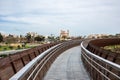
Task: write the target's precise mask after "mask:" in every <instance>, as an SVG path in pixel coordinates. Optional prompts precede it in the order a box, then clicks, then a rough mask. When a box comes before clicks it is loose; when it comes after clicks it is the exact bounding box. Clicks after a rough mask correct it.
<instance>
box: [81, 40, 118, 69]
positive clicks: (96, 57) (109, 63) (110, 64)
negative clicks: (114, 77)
mask: <svg viewBox="0 0 120 80" xmlns="http://www.w3.org/2000/svg"><path fill="white" fill-rule="evenodd" d="M81 47H82V49H84V50H85V51H86V52H87V54H89V55H91V56H92V57H94V58H95V59H98V60H99V61H102V62H105V63H106V64H108V65H109V66H111V67H114V68H116V69H117V70H119V71H120V65H119V64H116V63H113V62H111V61H109V60H106V59H104V58H102V57H100V56H97V55H95V54H93V53H92V52H90V51H88V50H87V49H86V48H84V47H83V42H82V43H81Z"/></svg>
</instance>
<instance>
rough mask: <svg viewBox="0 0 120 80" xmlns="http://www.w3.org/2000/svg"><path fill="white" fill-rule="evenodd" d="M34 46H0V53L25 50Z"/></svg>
mask: <svg viewBox="0 0 120 80" xmlns="http://www.w3.org/2000/svg"><path fill="white" fill-rule="evenodd" d="M35 46H36V45H30V44H14V45H12V46H11V45H10V44H9V45H3V46H2V45H0V51H6V50H18V49H27V48H33V47H35Z"/></svg>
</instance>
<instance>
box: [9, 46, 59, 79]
mask: <svg viewBox="0 0 120 80" xmlns="http://www.w3.org/2000/svg"><path fill="white" fill-rule="evenodd" d="M59 45H60V44H58V45H56V46H53V47H51V48H50V49H48V50H46V51H44V52H43V53H41V55H39V56H37V57H36V58H35V59H33V60H32V61H31V62H30V63H28V64H27V65H26V66H25V67H23V68H22V69H21V70H20V71H19V72H17V74H15V75H14V76H12V77H11V78H10V79H9V80H20V79H21V78H22V77H23V75H24V74H26V73H27V72H28V71H29V70H30V69H31V68H32V67H33V66H34V65H35V64H36V63H37V62H38V61H39V60H41V59H42V58H43V56H45V55H46V54H47V53H48V52H49V51H50V50H52V49H54V48H55V47H57V46H59Z"/></svg>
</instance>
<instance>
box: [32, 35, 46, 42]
mask: <svg viewBox="0 0 120 80" xmlns="http://www.w3.org/2000/svg"><path fill="white" fill-rule="evenodd" d="M34 39H35V41H44V40H45V37H44V36H42V35H38V36H36V37H35V38H34Z"/></svg>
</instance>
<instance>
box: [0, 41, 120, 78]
mask: <svg viewBox="0 0 120 80" xmlns="http://www.w3.org/2000/svg"><path fill="white" fill-rule="evenodd" d="M115 40H116V39H114V40H107V42H108V43H109V44H110V43H112V44H113V43H114V42H115V43H114V44H117V43H118V42H119V41H120V40H118V39H117V40H116V41H115ZM91 41H92V42H91ZM109 41H111V42H109ZM117 41H118V42H117ZM108 43H105V40H97V41H96V40H82V39H81V40H70V41H65V42H60V43H57V44H54V45H52V47H51V46H50V45H49V46H48V45H47V47H45V46H44V48H45V49H42V51H43V52H41V50H39V49H41V47H40V48H35V49H34V52H33V55H32V57H33V56H34V55H35V57H34V58H31V56H30V54H29V55H28V54H27V52H26V53H25V54H26V55H27V56H28V58H30V61H29V62H28V63H27V64H25V63H26V61H27V58H26V57H24V56H22V57H20V59H19V60H20V61H21V62H22V63H21V64H22V65H23V64H24V66H23V67H21V68H20V69H19V70H18V71H17V68H19V67H16V66H18V65H15V62H14V61H15V60H13V63H12V62H10V64H11V63H12V68H11V73H12V70H13V73H14V75H12V76H10V75H9V77H7V76H6V77H5V76H4V75H5V74H2V75H3V76H1V74H0V80H7V79H9V80H120V57H119V55H118V54H117V56H116V55H113V54H112V53H108V52H105V51H104V50H101V49H100V46H103V44H104V45H105V44H106V45H108ZM98 46H99V47H98ZM48 48H49V49H48ZM31 51H33V49H32V50H31ZM37 53H40V54H37ZM106 53H108V54H106ZM31 54H32V53H31ZM99 54H100V55H99ZM111 54H112V56H111ZM20 55H21V54H20ZM23 57H24V58H23ZM10 59H11V57H10ZM17 61H18V60H17ZM20 61H19V62H20ZM17 64H19V63H17ZM4 65H5V64H4ZM4 65H3V66H4ZM19 65H20V64H19ZM5 67H6V66H4V68H5ZM0 68H1V67H0ZM4 68H2V69H4ZM2 69H1V70H2ZM8 69H9V68H7V69H6V70H7V71H10V70H8ZM3 71H4V72H5V70H3ZM0 73H2V71H0ZM6 73H7V72H6Z"/></svg>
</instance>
